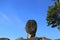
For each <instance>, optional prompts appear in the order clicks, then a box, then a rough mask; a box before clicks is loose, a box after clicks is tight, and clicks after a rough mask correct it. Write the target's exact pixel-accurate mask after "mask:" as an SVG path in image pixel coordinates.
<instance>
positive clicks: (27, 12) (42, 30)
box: [0, 0, 60, 40]
mask: <svg viewBox="0 0 60 40" xmlns="http://www.w3.org/2000/svg"><path fill="white" fill-rule="evenodd" d="M52 4H53V1H51V0H0V38H2V37H6V38H10V39H11V40H14V39H16V38H19V37H23V38H27V33H26V31H25V25H26V22H27V21H28V20H30V19H34V20H36V22H37V25H38V29H37V33H36V36H37V37H47V38H52V39H56V38H60V31H58V29H57V28H51V27H50V26H47V22H46V14H47V10H48V6H50V5H52Z"/></svg>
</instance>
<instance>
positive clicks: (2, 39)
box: [0, 38, 9, 40]
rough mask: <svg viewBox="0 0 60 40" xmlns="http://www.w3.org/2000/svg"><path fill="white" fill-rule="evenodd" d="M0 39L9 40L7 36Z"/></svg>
mask: <svg viewBox="0 0 60 40" xmlns="http://www.w3.org/2000/svg"><path fill="white" fill-rule="evenodd" d="M0 40H9V39H8V38H0Z"/></svg>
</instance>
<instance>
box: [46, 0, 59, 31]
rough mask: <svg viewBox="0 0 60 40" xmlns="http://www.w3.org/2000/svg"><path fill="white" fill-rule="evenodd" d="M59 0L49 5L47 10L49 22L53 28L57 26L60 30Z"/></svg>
mask: <svg viewBox="0 0 60 40" xmlns="http://www.w3.org/2000/svg"><path fill="white" fill-rule="evenodd" d="M58 1H59V0H57V1H55V3H54V5H52V6H49V8H48V12H47V17H46V20H47V23H48V26H50V25H51V27H52V28H54V27H57V28H58V29H59V30H60V3H59V2H58Z"/></svg>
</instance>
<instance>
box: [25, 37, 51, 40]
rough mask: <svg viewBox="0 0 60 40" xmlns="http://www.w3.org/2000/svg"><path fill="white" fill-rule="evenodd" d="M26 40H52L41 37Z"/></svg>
mask: <svg viewBox="0 0 60 40" xmlns="http://www.w3.org/2000/svg"><path fill="white" fill-rule="evenodd" d="M25 40H51V39H49V38H46V37H40V38H35V37H32V38H29V39H25Z"/></svg>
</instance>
